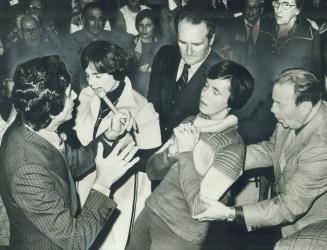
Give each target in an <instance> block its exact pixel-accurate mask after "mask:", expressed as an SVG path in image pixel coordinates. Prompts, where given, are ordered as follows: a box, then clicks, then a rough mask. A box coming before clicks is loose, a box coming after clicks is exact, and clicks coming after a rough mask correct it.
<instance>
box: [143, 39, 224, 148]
mask: <svg viewBox="0 0 327 250" xmlns="http://www.w3.org/2000/svg"><path fill="white" fill-rule="evenodd" d="M180 60H181V54H180V52H179V48H178V46H177V45H169V46H165V47H162V48H161V49H160V50H159V51H158V53H157V55H156V56H155V58H154V61H153V64H152V71H151V76H150V85H149V93H148V100H149V101H150V102H152V103H153V105H154V108H155V109H156V111H157V112H158V113H159V119H160V128H161V138H162V140H163V143H164V142H165V141H167V140H168V139H169V137H170V136H171V134H172V131H173V129H174V128H175V127H176V126H177V125H178V124H179V123H181V121H183V120H184V119H185V118H186V117H188V116H190V115H195V114H198V113H199V101H200V94H201V89H202V87H203V86H204V84H205V81H206V79H207V73H208V70H209V68H210V67H211V66H212V65H213V64H216V63H218V62H219V61H220V60H221V58H220V56H218V55H217V54H216V53H214V52H213V51H212V50H211V52H210V54H209V55H208V57H207V58H206V59H205V61H204V62H203V63H202V65H201V66H200V67H199V68H198V70H197V71H196V72H195V74H194V75H193V76H192V78H191V79H190V80H189V82H188V84H187V87H186V88H184V89H183V90H182V91H180V94H179V96H178V97H177V98H176V101H174V98H173V95H174V91H176V89H175V87H176V76H177V72H178V66H179V63H180Z"/></svg>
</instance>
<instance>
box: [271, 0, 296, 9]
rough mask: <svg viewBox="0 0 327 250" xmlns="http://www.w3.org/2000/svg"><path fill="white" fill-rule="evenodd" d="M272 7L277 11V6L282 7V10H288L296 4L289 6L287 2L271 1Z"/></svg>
mask: <svg viewBox="0 0 327 250" xmlns="http://www.w3.org/2000/svg"><path fill="white" fill-rule="evenodd" d="M272 6H273V7H274V8H275V9H278V8H279V6H282V9H283V10H289V9H290V8H291V7H293V6H296V4H290V3H289V2H278V1H273V2H272Z"/></svg>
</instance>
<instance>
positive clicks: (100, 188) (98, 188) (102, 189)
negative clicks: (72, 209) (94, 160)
mask: <svg viewBox="0 0 327 250" xmlns="http://www.w3.org/2000/svg"><path fill="white" fill-rule="evenodd" d="M92 189H94V190H96V191H98V192H100V193H102V194H104V195H105V196H107V197H109V195H110V189H109V188H106V187H104V186H102V185H100V184H98V183H94V184H93V187H92Z"/></svg>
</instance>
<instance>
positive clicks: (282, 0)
mask: <svg viewBox="0 0 327 250" xmlns="http://www.w3.org/2000/svg"><path fill="white" fill-rule="evenodd" d="M277 2H279V3H282V2H285V3H289V4H291V5H295V4H296V0H279V1H277Z"/></svg>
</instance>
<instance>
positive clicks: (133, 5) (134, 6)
mask: <svg viewBox="0 0 327 250" xmlns="http://www.w3.org/2000/svg"><path fill="white" fill-rule="evenodd" d="M127 6H128V8H129V9H130V10H131V11H139V10H140V8H141V6H140V1H139V0H127Z"/></svg>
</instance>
